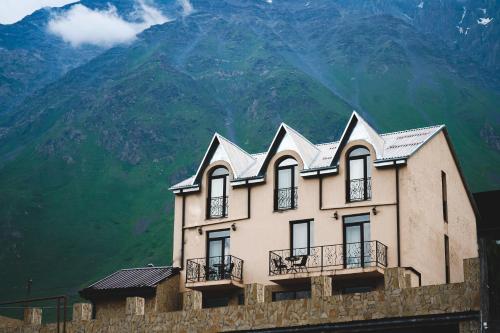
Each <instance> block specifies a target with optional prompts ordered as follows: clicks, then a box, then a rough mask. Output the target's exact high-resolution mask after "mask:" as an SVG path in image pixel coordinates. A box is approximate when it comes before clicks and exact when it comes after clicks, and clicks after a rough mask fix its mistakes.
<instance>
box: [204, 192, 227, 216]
mask: <svg viewBox="0 0 500 333" xmlns="http://www.w3.org/2000/svg"><path fill="white" fill-rule="evenodd" d="M227 207H228V198H227V196H223V197H211V198H207V218H210V219H215V218H221V217H226V216H227Z"/></svg>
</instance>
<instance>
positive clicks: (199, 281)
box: [186, 255, 243, 290]
mask: <svg viewBox="0 0 500 333" xmlns="http://www.w3.org/2000/svg"><path fill="white" fill-rule="evenodd" d="M186 287H187V288H191V289H199V290H207V289H214V290H215V289H224V288H233V287H236V288H242V287H243V260H241V259H240V258H237V257H235V256H231V255H227V256H217V257H209V258H196V259H188V260H187V262H186Z"/></svg>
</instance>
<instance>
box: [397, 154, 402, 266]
mask: <svg viewBox="0 0 500 333" xmlns="http://www.w3.org/2000/svg"><path fill="white" fill-rule="evenodd" d="M399 215H400V214H399V165H397V164H396V232H397V249H398V267H401V246H400V242H401V237H400V229H399V222H400V216H399Z"/></svg>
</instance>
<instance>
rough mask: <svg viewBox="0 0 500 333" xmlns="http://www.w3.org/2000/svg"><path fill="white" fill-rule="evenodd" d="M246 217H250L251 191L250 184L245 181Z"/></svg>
mask: <svg viewBox="0 0 500 333" xmlns="http://www.w3.org/2000/svg"><path fill="white" fill-rule="evenodd" d="M247 186H248V187H247V219H249V218H250V211H251V197H252V196H251V192H252V186H250V184H248V181H247Z"/></svg>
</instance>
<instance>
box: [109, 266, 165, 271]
mask: <svg viewBox="0 0 500 333" xmlns="http://www.w3.org/2000/svg"><path fill="white" fill-rule="evenodd" d="M159 268H171V269H173V268H174V267H173V266H151V267H132V268H122V269H120V270H118V272H119V271H131V270H138V269H159Z"/></svg>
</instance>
